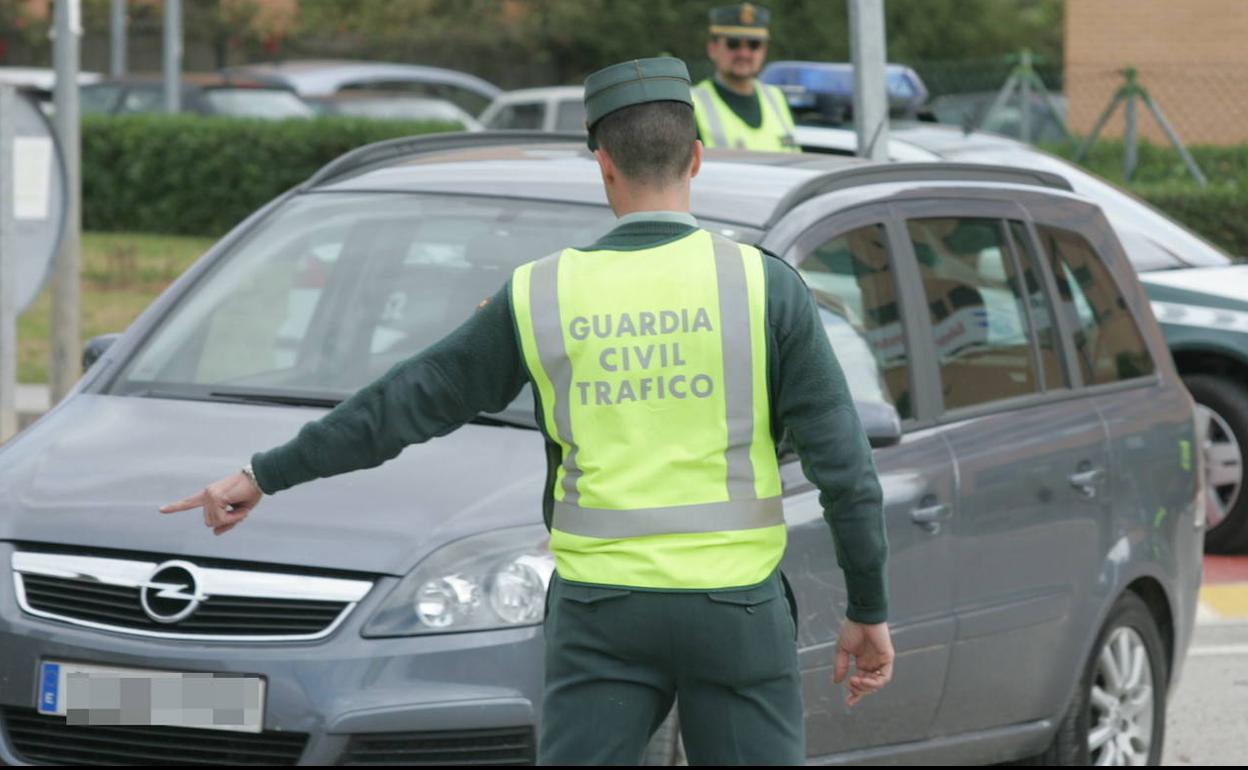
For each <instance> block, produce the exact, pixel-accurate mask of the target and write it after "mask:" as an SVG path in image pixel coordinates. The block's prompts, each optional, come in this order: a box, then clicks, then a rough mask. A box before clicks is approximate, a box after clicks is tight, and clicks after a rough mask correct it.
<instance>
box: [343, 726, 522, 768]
mask: <svg viewBox="0 0 1248 770" xmlns="http://www.w3.org/2000/svg"><path fill="white" fill-rule="evenodd" d="M535 755H536V750H535V742H534V740H533V729H532V728H530V727H511V728H502V729H497V730H455V731H446V732H419V733H369V734H360V735H353V736H351V741H350V742H349V743H348V744H347V750H346V751H345V752H343V755H342V759H341V760H339V762H338V764H340V765H412V766H416V767H425V766H429V765H532V764H534V762H535V759H536V756H535Z"/></svg>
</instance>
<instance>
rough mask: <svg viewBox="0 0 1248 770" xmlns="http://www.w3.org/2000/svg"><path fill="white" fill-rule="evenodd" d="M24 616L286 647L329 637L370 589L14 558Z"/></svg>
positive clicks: (115, 561) (174, 568) (213, 571)
mask: <svg viewBox="0 0 1248 770" xmlns="http://www.w3.org/2000/svg"><path fill="white" fill-rule="evenodd" d="M13 574H14V580H13V584H14V587H15V590H16V591H17V599H18V603H19V604H20V605H21V607H22V609H23V610H25V611H26V612H28V613H30V614H32V615H37V616H39V617H44V618H49V619H53V620H60V621H64V622H68V623H73V624H75V625H81V626H88V627H92V628H102V629H107V630H110V631H118V632H121V633H129V634H133V635H137V636H154V637H160V638H176V639H205V640H240V641H293V640H305V639H317V638H320V637H323V636H326V635H328V634H329V633H330V632H332V631H333V629H334V628H336V627H337V626H338V625H339V624H340V623H341V622H342V621H343V619H344V618H345V617H346V616H347V614H348V613H349V612H350V611H351V610H352V609H353V608H354V607H355V605H356V603H357V602H358V601H359V600H360V599H362V598H363V597H364V595H365V594H367V592H368V590H369V589H370V588H371V587H372V583H371V582H370V581H367V580H348V579H343V578H333V577H323V576H319V575H302V574H291V573H289V572H283V573H273V572H258V571H254V570H243V569H230V568H222V567H202V566H198V565H195V564H192V563H190V562H188V561H185V560H169V561H164V562H157V561H155V560H144V559H129V558H127V559H120V558H106V557H98V556H81V555H73V554H57V553H36V552H31V551H19V552H16V553H14V554H13Z"/></svg>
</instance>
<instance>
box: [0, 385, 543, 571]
mask: <svg viewBox="0 0 1248 770" xmlns="http://www.w3.org/2000/svg"><path fill="white" fill-rule="evenodd" d="M323 413H324V412H323V411H322V410H316V409H307V408H296V407H275V406H258V405H248V404H227V403H209V402H201V401H182V400H169V399H157V398H138V397H122V396H105V395H91V394H79V395H76V396H73V397H71V398H70V399H69V400H68V401H67V402H66V403H64V404H62V405H61V406H60V407H58V408H57V409H55V410H54V411H52V412H51V413H49V414H47V415H45V416H44V417H43V418H42V419H41V420H40V421H39V422H37V423H36V424H35V425H33V426H31V427H30V428H29V429H28V430H27V431H26V432H25V433H23V434H21V435H19V436H18V437H17V438H15V439H14V440H13V441H10V442H9V443H8V444H6V445H5V446H4V447H2V448H0V541H6V540H7V541H24V542H31V543H51V544H61V545H71V546H78V547H86V548H99V549H125V550H131V551H142V552H147V553H152V554H155V555H157V556H160V555H168V556H171V557H172V556H179V557H200V558H213V559H231V560H243V561H248V562H257V563H270V564H282V565H292V566H301V567H316V568H322V569H334V570H348V571H358V572H367V573H375V574H382V573H384V574H393V575H401V574H405V573H406V572H408V571H409V570H410V569H411V567H412V566H414V565H415V563H416V562H417V561H419V560H420V558H422V557H423V556H424V555H426V554H428V553H429V552H430V551H432V550H434V549H436V548H438V547H439V546H441V545H443V544H445V543H447V542H450V541H453V540H457V539H459V538H461V537H464V536H466V535H469V534H473V533H476V532H482V531H487V530H494V529H499V528H503V527H511V526H520V525H525V524H540V523H541V521H542V508H541V497H542V484H543V482H544V479H545V474H546V462H545V453H544V451H543V440H542V437H541V434H539V433H538V432H537V431H536V430H524V429H520V428H509V427H495V426H484V425H467V426H464V427H463V428H461V429H460V430H459V431H457V432H455V433H453V434H451V435H450V436H446V437H443V438H440V439H438V440H436V441H433V442H430V443H427V444H422V445H417V446H411V447H408V448H407V449H406V450H405V451H404V452H403V453H402V454H401V455H399V457H397V458H395V459H394V460H392V461H390V462H388V463H386V464H385V465H382V466H380V467H378V468H373V469H369V470H364V471H357V472H353V473H348V474H344V475H341V476H336V477H333V478H329V479H322V480H319V481H315V482H311V483H308V484H304V485H301V486H298V487H295V488H293V489H290V490H287V491H285V492H281V493H279V494H276V495H273V496H270V497H265V498H264V499H263V500H262V501H261V503H260V505H258V506H257V507H256V510H255V512H254V513H253V514H251V516H249V517H248V519H247V521H246V522H245V523H243V524H242V525H240V526H239V527H236V528H235V529H234V530H232V531H231V532H229V533H227V534H225V535H224V536H220V537H216V536H214V535H213V534H212V533H211V532H210V531H209V530H208V529H207V528H206V527H204V525H203V519H202V516H201V514H200V512H199V510H198V509H195V510H190V511H186V512H183V513H175V514H161V513H159V512H158V511H157V509H158V508H159V507H160V506H161V505H163V504H165V503H169V502H173V501H176V500H179V499H182V498H185V497H188V496H190V495H193V494H195V493H196V492H198V491H199V490H201V489H202V488H203V487H204V486H205V485H207V484H209V483H211V482H212V481H214V480H216V479H218V478H221V477H222V476H225V475H227V474H229V473H231V472H233V471H236V470H238V468H239V467H241V465H242V464H243V463H245V462H246V461H247V459H248V458H249V457H250V456H251V454H252V453H253V452H254V451H257V450H265V449H269V448H271V447H274V446H277V445H279V444H281V443H283V442H285V441H287V440H289V439H290V438H291V437H292V436H294V435H295V433H296V432H297V431H298V429H299V428H300V426H302V425H303V424H304V423H305V422H307V421H309V420H312V419H315V418H317V417H319V416H320V415H321V414H323Z"/></svg>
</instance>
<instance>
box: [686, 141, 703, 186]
mask: <svg viewBox="0 0 1248 770" xmlns="http://www.w3.org/2000/svg"><path fill="white" fill-rule="evenodd" d="M701 170H702V140H701V139H694V140H693V165H691V166H690V167H689V178H690V179H693V178H694V177H695V176H697V175H698V172H699V171H701Z"/></svg>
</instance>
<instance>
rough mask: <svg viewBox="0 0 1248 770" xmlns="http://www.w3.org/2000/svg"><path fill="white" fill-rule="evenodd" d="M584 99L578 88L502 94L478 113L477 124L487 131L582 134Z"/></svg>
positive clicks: (582, 89) (519, 91)
mask: <svg viewBox="0 0 1248 770" xmlns="http://www.w3.org/2000/svg"><path fill="white" fill-rule="evenodd" d="M584 99H585V89H584V88H583V87H582V86H552V87H549V88H522V89H520V90H518V91H505V92H503V93H501V94H499V95H498V97H497V98H495V99H494V102H493V103H492V104H490V106H489V107H486V108H485V112H482V113H481V123H482V124H483V125H484V126H485V127H486V128H489V129H527V130H530V131H584V130H585V101H584Z"/></svg>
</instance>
